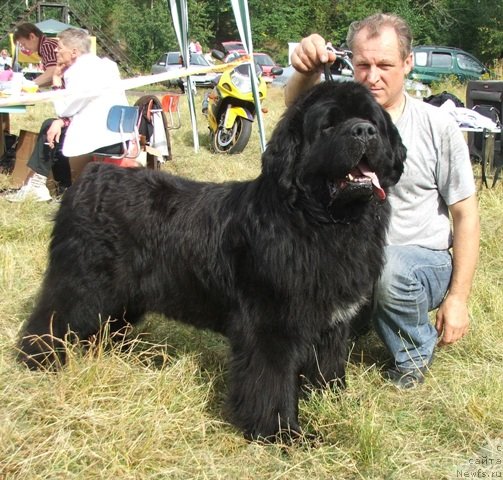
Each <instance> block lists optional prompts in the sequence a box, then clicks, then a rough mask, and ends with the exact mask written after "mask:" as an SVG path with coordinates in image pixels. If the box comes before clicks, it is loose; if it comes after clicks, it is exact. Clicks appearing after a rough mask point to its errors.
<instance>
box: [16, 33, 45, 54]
mask: <svg viewBox="0 0 503 480" xmlns="http://www.w3.org/2000/svg"><path fill="white" fill-rule="evenodd" d="M39 42H40V39H39V38H38V37H37V36H36V35H35V34H34V33H30V35H28V37H20V38H18V40H17V43H19V45H20V46H21V48H22V49H23V50H29V51H30V52H34V53H36V52H38V44H39Z"/></svg>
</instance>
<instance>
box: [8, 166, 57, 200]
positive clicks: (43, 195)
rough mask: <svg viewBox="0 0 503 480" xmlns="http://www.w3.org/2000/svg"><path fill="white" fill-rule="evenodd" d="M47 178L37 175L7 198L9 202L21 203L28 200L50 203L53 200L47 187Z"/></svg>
mask: <svg viewBox="0 0 503 480" xmlns="http://www.w3.org/2000/svg"><path fill="white" fill-rule="evenodd" d="M46 181H47V177H44V176H43V175H40V174H38V173H35V174H34V175H33V176H32V177H31V178H30V179H29V180H28V181H27V182H26V183H25V184H24V185H23V186H22V187H21V188H20V189H19V190H18V191H17V192H15V193H11V194H9V195H6V196H5V199H6V200H7V201H9V202H15V203H20V202H24V201H26V200H33V201H35V202H49V201H50V200H52V197H51V194H50V193H49V189H48V188H47V185H46Z"/></svg>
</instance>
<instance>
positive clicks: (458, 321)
mask: <svg viewBox="0 0 503 480" xmlns="http://www.w3.org/2000/svg"><path fill="white" fill-rule="evenodd" d="M469 325H470V317H469V315H468V305H467V304H466V301H464V300H462V299H459V298H456V297H453V296H449V294H447V296H446V297H445V299H444V301H443V302H442V304H441V305H440V307H439V308H438V311H437V321H436V324H435V328H436V329H437V332H438V336H439V337H440V342H439V343H438V344H439V345H440V346H441V345H449V344H452V343H455V342H457V341H458V340H461V338H463V337H464V336H465V335H466V334H467V333H468V328H469Z"/></svg>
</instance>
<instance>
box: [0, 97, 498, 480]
mask: <svg viewBox="0 0 503 480" xmlns="http://www.w3.org/2000/svg"><path fill="white" fill-rule="evenodd" d="M200 100H201V97H198V98H197V106H198V110H199V105H200ZM266 102H267V105H268V106H269V113H268V114H267V115H266V116H265V121H266V124H267V127H268V132H270V129H271V128H272V126H273V125H274V123H275V122H276V121H277V119H278V118H279V116H280V115H281V113H282V111H283V104H282V92H281V91H279V90H270V96H269V99H268V100H267V101H266ZM182 108H183V109H184V110H183V119H182V121H183V128H182V129H180V130H177V131H174V132H173V139H172V142H173V151H174V160H173V161H172V162H170V163H169V164H168V165H166V167H165V168H166V170H168V171H171V172H174V173H177V174H180V175H185V176H189V177H192V178H196V179H205V180H215V181H221V180H225V179H243V178H251V177H254V176H255V175H256V174H257V173H258V171H259V168H260V150H259V146H258V138H257V134H256V131H255V132H254V133H253V134H252V142H251V144H250V145H249V147H247V149H246V151H245V153H244V154H242V155H237V156H218V155H212V154H210V153H209V152H208V146H207V145H208V144H207V140H206V127H205V124H204V119H203V117H202V116H201V115H199V116H198V123H199V125H198V128H199V136H200V140H201V150H200V152H199V153H197V154H196V153H194V151H193V148H192V145H191V138H192V134H191V132H190V122H189V120H188V116H187V112H186V106H185V104H184V105H182ZM49 114H50V107H45V108H41V107H35V108H32V109H30V113H29V114H28V115H27V116H25V117H23V116H21V115H20V116H17V117H14V116H13V129H14V130H15V129H17V128H19V127H20V125H21V124H22V125H23V127H24V128H26V122H31V124H32V127H31V128H29V129H33V130H35V131H36V129H37V126H38V125H39V124H40V121H41V119H42V118H44V117H46V116H48V115H49ZM268 135H269V134H268ZM476 174H478V172H476ZM0 182H2V184H3V185H6V184H7V183H8V179H7V178H5V177H4V178H2V179H0ZM479 198H480V210H481V217H482V243H481V252H480V253H481V259H480V266H479V268H478V272H477V277H476V281H475V287H474V291H473V295H472V300H471V304H470V309H471V315H472V328H471V333H470V335H469V336H467V337H466V338H465V339H463V340H462V341H461V342H459V343H458V344H457V345H454V346H452V347H448V348H443V349H440V350H439V351H438V355H437V358H436V361H435V363H434V365H433V366H432V370H431V373H430V375H429V376H428V380H427V382H426V383H425V385H424V386H422V387H420V389H418V390H416V391H411V392H400V391H397V390H396V389H394V388H393V387H391V386H389V385H387V384H386V383H385V382H383V381H382V380H381V377H380V375H379V368H378V366H379V365H381V364H382V362H383V361H384V360H385V359H386V355H385V352H384V350H383V347H382V346H381V345H380V343H379V342H378V340H377V339H376V338H375V337H374V336H373V335H370V336H368V337H366V338H365V339H363V341H361V342H360V343H359V344H358V345H356V346H355V348H354V351H353V355H352V360H351V362H350V365H349V387H348V389H347V390H346V391H345V392H344V393H343V394H341V395H337V394H336V393H334V392H330V391H325V392H321V393H313V394H312V395H310V396H309V397H307V398H305V399H303V400H302V402H301V406H300V411H301V422H302V424H303V425H304V426H305V427H306V429H307V431H308V432H310V433H312V432H315V431H316V432H319V433H320V434H321V436H322V438H323V441H322V442H321V443H320V444H319V445H304V446H300V447H299V446H295V447H286V446H267V447H266V446H261V445H257V444H249V443H247V442H245V441H244V440H243V438H242V435H241V433H240V432H238V431H236V429H235V428H233V427H232V426H231V425H229V424H228V423H227V422H226V421H225V418H226V417H225V409H224V398H225V359H226V355H227V344H226V342H225V340H224V339H222V338H221V337H219V336H217V335H213V334H211V333H209V332H198V331H195V330H193V329H191V328H188V327H184V326H181V325H179V324H177V323H175V322H171V321H168V322H167V321H165V320H162V319H160V318H159V317H157V316H149V317H148V318H147V319H146V321H145V323H144V324H143V325H142V326H141V327H140V328H138V329H137V331H136V333H141V334H142V336H141V337H140V339H138V340H134V341H133V342H132V344H130V345H119V346H117V345H116V346H112V347H110V346H107V345H104V344H102V345H98V346H96V348H95V349H94V354H93V355H89V356H83V355H82V353H81V352H79V351H76V350H72V351H71V354H70V362H69V364H68V366H67V367H66V368H65V369H64V370H63V371H61V372H60V373H58V374H51V373H46V372H39V373H31V372H27V371H25V370H24V369H23V368H22V367H21V366H19V365H17V364H16V363H15V362H14V359H13V355H14V346H15V340H16V336H17V332H18V330H19V328H20V325H21V323H22V321H23V320H24V319H25V318H26V316H27V315H28V313H29V311H30V310H31V308H32V305H33V302H34V297H35V295H36V292H37V289H38V287H39V285H40V281H41V277H42V274H43V271H44V268H45V263H46V258H47V257H46V249H47V242H48V238H49V235H50V230H51V217H52V215H53V214H54V212H55V211H56V209H57V204H48V205H36V204H32V203H27V204H21V205H11V204H8V203H7V202H5V201H4V200H1V199H0V224H1V230H0V293H1V297H0V385H1V388H0V405H1V407H0V479H3V478H6V479H9V480H10V479H27V480H28V479H29V480H32V479H72V478H75V479H94V478H120V479H135V480H136V479H167V478H169V479H209V478H211V479H234V478H243V479H258V478H267V479H280V478H293V479H306V478H313V479H353V478H354V479H412V478H413V479H443V478H446V479H447V478H464V477H463V475H464V474H465V473H466V474H471V473H472V472H475V471H476V470H477V468H482V469H483V470H484V472H485V473H486V474H487V472H489V475H490V474H491V472H490V471H489V467H490V465H487V464H485V465H484V464H481V463H480V461H481V459H483V458H484V457H483V455H486V458H490V459H493V461H494V462H496V461H498V460H499V462H500V463H499V466H497V465H496V466H495V465H493V466H492V468H493V470H494V471H495V472H496V474H497V475H499V476H500V477H501V475H503V473H502V470H503V463H502V462H503V458H502V457H503V453H502V449H503V434H502V432H503V400H502V399H503V385H502V379H503V324H502V322H501V318H502V316H503V296H502V293H501V292H502V291H503V275H502V273H501V272H502V271H503V254H502V253H501V243H502V238H503V217H502V213H501V212H503V187H502V183H501V182H500V183H499V185H498V186H497V188H495V189H493V190H487V189H484V190H480V193H479ZM482 448H486V450H481V449H482ZM481 455H482V457H481ZM477 462H478V463H477ZM495 468H496V470H495ZM497 468H499V470H497ZM459 472H461V475H462V476H461V477H460V476H459V475H460V473H459ZM486 478H487V477H486ZM498 478H499V477H498Z"/></svg>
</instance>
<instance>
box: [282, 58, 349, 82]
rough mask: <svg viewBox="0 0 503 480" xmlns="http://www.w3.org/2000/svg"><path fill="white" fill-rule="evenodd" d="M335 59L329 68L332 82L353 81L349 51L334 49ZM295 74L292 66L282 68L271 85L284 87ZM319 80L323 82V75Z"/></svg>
mask: <svg viewBox="0 0 503 480" xmlns="http://www.w3.org/2000/svg"><path fill="white" fill-rule="evenodd" d="M335 52H336V55H337V59H336V61H335V62H334V63H333V64H332V65H331V66H330V73H331V74H332V78H333V79H334V80H339V81H342V82H343V81H348V80H349V81H351V80H353V75H354V68H353V64H352V62H351V54H350V51H349V50H337V49H335ZM293 72H295V69H294V68H293V66H292V65H288V67H285V68H283V73H282V74H281V75H278V76H276V77H275V78H274V79H273V81H272V85H276V86H279V87H284V86H285V85H286V83H287V82H288V80H289V79H290V77H291V76H292V75H293ZM321 79H322V80H325V74H322V75H321Z"/></svg>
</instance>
